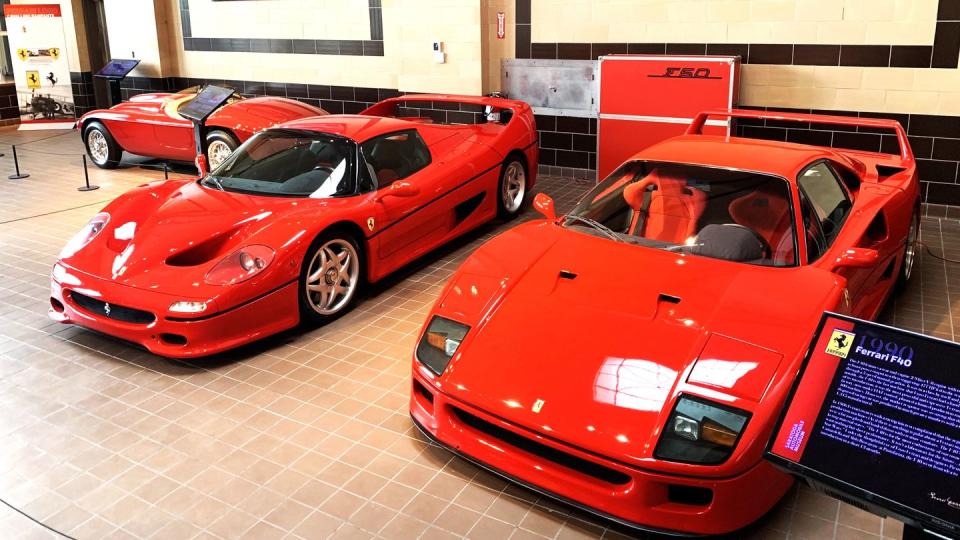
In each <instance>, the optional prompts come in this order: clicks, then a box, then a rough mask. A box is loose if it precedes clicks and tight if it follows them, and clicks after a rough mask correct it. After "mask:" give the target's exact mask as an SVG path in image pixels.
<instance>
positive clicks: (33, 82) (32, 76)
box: [27, 71, 40, 89]
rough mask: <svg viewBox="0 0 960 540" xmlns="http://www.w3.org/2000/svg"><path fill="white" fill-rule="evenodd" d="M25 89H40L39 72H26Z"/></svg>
mask: <svg viewBox="0 0 960 540" xmlns="http://www.w3.org/2000/svg"><path fill="white" fill-rule="evenodd" d="M27 88H31V89H32V88H40V72H39V71H28V72H27Z"/></svg>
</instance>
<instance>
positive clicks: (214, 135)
mask: <svg viewBox="0 0 960 540" xmlns="http://www.w3.org/2000/svg"><path fill="white" fill-rule="evenodd" d="M238 146H240V141H238V140H237V138H236V137H234V136H233V135H231V134H230V133H227V132H226V131H223V130H221V129H214V130H212V131H210V133H207V164H208V165H209V166H210V170H211V171H212V170H213V169H216V168H217V167H219V166H220V164H221V163H223V162H224V160H226V159H227V158H228V157H230V154H232V153H233V151H234V150H236V149H237V147H238Z"/></svg>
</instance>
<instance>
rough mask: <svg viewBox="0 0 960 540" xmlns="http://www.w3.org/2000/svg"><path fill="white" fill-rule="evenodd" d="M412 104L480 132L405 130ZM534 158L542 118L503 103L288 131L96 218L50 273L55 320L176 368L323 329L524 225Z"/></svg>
mask: <svg viewBox="0 0 960 540" xmlns="http://www.w3.org/2000/svg"><path fill="white" fill-rule="evenodd" d="M409 102H416V105H417V107H416V108H417V109H420V108H425V109H430V108H431V107H432V106H436V107H437V109H438V110H439V109H440V108H443V109H444V110H447V109H450V108H451V107H452V108H458V107H459V108H461V109H476V110H477V111H478V112H476V113H474V114H476V115H477V117H476V118H479V119H482V120H484V121H483V122H480V123H476V124H441V123H433V122H431V121H430V120H429V118H401V117H397V113H398V112H400V113H403V112H405V111H407V110H410V109H407V108H405V107H403V108H402V107H400V106H401V105H404V104H406V103H409ZM432 104H440V105H432ZM398 108H399V110H398ZM458 117H459V116H458ZM537 159H538V148H537V132H536V127H535V124H534V119H533V113H532V111H531V109H530V107H529V106H528V105H527V104H525V103H523V102H520V101H512V100H507V99H499V98H482V97H466V96H442V95H417V96H405V97H402V98H395V99H390V100H387V101H384V102H381V103H378V104H376V105H374V106H373V107H371V108H370V109H368V110H366V111H364V113H362V114H360V115H337V116H322V117H314V118H308V119H303V120H297V121H293V122H288V123H286V124H283V125H282V126H279V127H277V128H272V129H268V130H266V131H263V132H261V133H259V134H257V135H254V136H253V137H252V138H251V139H250V140H248V141H247V142H246V143H244V144H243V145H242V146H241V147H240V148H239V149H237V151H236V152H234V153H233V154H231V155H230V157H228V158H227V159H226V161H224V162H223V163H222V164H221V165H220V166H219V167H217V168H216V169H214V170H213V171H212V172H211V173H210V174H208V175H206V176H204V177H203V178H200V179H192V180H187V181H183V180H167V181H161V182H153V183H150V184H145V185H142V186H140V187H138V188H136V189H133V190H131V191H128V192H127V193H124V194H123V195H121V196H120V197H119V198H117V199H116V200H114V201H113V202H112V203H110V204H109V205H108V206H107V207H106V208H104V209H103V211H101V212H100V213H99V214H97V215H96V216H94V217H93V219H91V220H90V222H89V223H88V224H87V225H86V226H85V227H84V228H83V229H82V230H81V231H80V232H78V233H77V235H76V236H75V237H74V238H73V239H72V240H71V241H70V242H69V244H68V245H67V246H66V247H65V248H64V250H63V251H62V252H61V254H60V258H59V260H58V261H57V263H56V264H55V265H54V268H53V275H52V292H51V299H50V302H51V309H50V316H51V317H52V318H53V319H55V320H57V321H60V322H64V323H75V324H79V325H81V326H85V327H87V328H90V329H93V330H98V331H100V332H103V333H106V334H110V335H113V336H117V337H119V338H122V339H125V340H127V341H132V342H135V343H138V344H140V345H142V346H144V347H146V348H147V349H148V350H150V351H151V352H153V353H156V354H159V355H162V356H169V357H193V356H201V355H206V354H212V353H216V352H219V351H223V350H225V349H229V348H231V347H236V346H238V345H241V344H243V343H247V342H250V341H253V340H255V339H258V338H261V337H263V336H267V335H270V334H273V333H276V332H279V331H281V330H284V329H287V328H291V327H293V326H295V325H296V324H297V323H298V322H300V321H308V322H316V323H322V322H325V321H328V320H330V319H332V318H334V317H337V316H338V315H340V314H342V313H343V312H345V311H346V310H347V309H348V308H349V307H350V305H351V304H352V303H353V302H354V300H355V299H356V298H357V295H358V292H359V291H360V290H361V288H362V287H363V285H364V284H365V283H367V282H373V281H377V280H379V279H381V278H383V277H384V276H386V275H387V274H389V273H390V272H392V271H394V270H396V269H397V268H399V267H401V266H403V265H405V264H407V263H409V262H410V261H412V260H414V259H416V258H417V257H420V256H421V255H423V254H424V253H426V252H428V251H430V250H431V249H433V248H435V247H437V246H439V245H440V244H443V243H444V242H447V241H448V240H450V239H452V238H454V237H456V236H459V235H461V234H463V233H465V232H467V231H469V230H471V229H473V228H475V227H477V226H478V225H481V224H483V223H485V222H487V221H489V220H491V219H493V218H494V217H496V216H497V215H499V216H501V217H503V218H510V217H513V216H515V215H516V214H517V213H518V212H519V211H520V209H521V205H522V204H523V201H524V197H525V195H526V194H527V193H528V192H529V190H530V188H532V187H533V185H534V182H535V179H536V171H537ZM198 161H199V162H202V160H201V159H198Z"/></svg>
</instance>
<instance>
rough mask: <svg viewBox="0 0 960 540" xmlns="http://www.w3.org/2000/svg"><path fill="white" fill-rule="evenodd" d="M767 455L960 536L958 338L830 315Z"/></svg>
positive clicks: (858, 499) (845, 492) (845, 494)
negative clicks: (930, 334) (948, 339)
mask: <svg viewBox="0 0 960 540" xmlns="http://www.w3.org/2000/svg"><path fill="white" fill-rule="evenodd" d="M767 458H768V459H770V460H771V461H773V462H774V463H776V464H778V465H780V466H782V467H784V468H786V469H787V470H789V471H790V472H793V473H796V474H798V475H799V476H802V477H804V478H806V479H808V480H809V481H810V483H811V484H812V485H813V486H814V487H817V488H820V489H822V490H824V491H826V492H827V493H829V494H831V495H833V496H835V497H838V498H840V499H842V500H846V501H848V502H851V503H853V504H859V505H860V506H863V507H865V508H867V509H869V510H870V511H872V512H874V513H876V514H879V515H890V516H893V517H896V518H898V519H900V520H902V521H904V522H906V523H907V524H908V525H909V526H912V527H916V528H919V529H924V530H927V531H929V532H935V533H939V534H943V535H947V536H949V537H957V536H958V535H960V345H958V344H956V343H953V342H949V341H943V340H939V339H936V338H932V337H928V336H923V335H920V334H915V333H912V332H907V331H904V330H900V329H897V328H891V327H888V326H883V325H880V324H876V323H871V322H867V321H861V320H857V319H852V318H848V317H844V316H841V315H835V314H831V313H828V314H825V315H824V318H823V320H822V321H821V323H820V327H819V329H818V331H817V333H816V335H815V336H814V338H813V341H812V344H811V348H810V350H809V352H808V353H807V358H806V359H805V361H804V364H803V367H802V369H801V371H800V374H799V376H798V377H797V380H796V383H795V386H794V388H793V391H792V393H791V396H790V398H789V399H788V401H787V404H786V406H785V408H784V412H783V415H782V416H781V418H780V421H779V423H778V424H777V426H776V429H775V431H774V436H773V439H772V440H771V442H770V446H769V448H768V452H767Z"/></svg>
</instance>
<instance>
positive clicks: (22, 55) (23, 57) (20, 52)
mask: <svg viewBox="0 0 960 540" xmlns="http://www.w3.org/2000/svg"><path fill="white" fill-rule="evenodd" d="M17 56H19V57H20V59H21V60H26V59H27V58H30V51H28V50H26V49H17Z"/></svg>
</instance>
